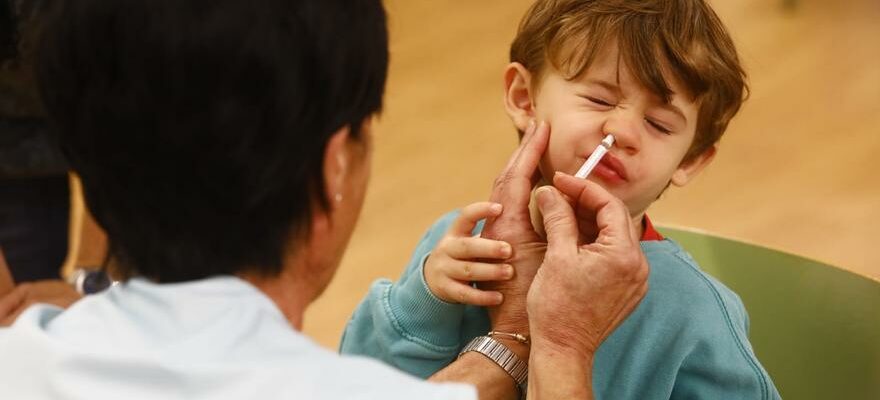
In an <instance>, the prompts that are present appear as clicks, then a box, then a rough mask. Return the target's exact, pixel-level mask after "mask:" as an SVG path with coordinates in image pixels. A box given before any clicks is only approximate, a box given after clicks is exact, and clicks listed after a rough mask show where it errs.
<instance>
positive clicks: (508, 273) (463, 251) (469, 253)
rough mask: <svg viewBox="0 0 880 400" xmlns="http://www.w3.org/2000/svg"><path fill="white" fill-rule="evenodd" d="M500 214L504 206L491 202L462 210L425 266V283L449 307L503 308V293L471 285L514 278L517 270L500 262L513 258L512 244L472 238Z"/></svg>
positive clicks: (473, 205)
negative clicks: (480, 223)
mask: <svg viewBox="0 0 880 400" xmlns="http://www.w3.org/2000/svg"><path fill="white" fill-rule="evenodd" d="M500 214H501V204H498V203H491V202H487V201H485V202H479V203H473V204H471V205H468V206H467V207H465V208H463V209H462V210H461V215H459V216H458V218H457V219H456V220H455V222H453V223H452V226H451V227H450V228H449V232H446V236H444V237H443V239H441V240H440V242H438V243H437V247H435V248H434V251H432V252H431V255H430V256H428V260H427V261H426V262H425V271H424V273H425V282H427V284H428V288H429V289H430V290H431V293H433V294H434V296H437V297H438V298H440V299H441V300H443V301H446V302H449V303H462V304H473V305H477V306H494V305H498V304H501V302H502V301H503V300H504V299H503V297H502V295H501V293H500V292H495V291H484V290H480V289H477V288H474V287H473V286H471V282H477V281H498V280H508V279H510V278H512V277H513V267H512V266H511V265H509V264H505V263H503V262H500V261H503V260H506V259H508V258H510V256H511V252H512V249H511V247H510V245H509V244H507V243H506V242H502V241H498V240H491V239H484V238H480V237H474V236H471V231H473V229H474V227H475V226H476V224H477V222H478V221H480V220H481V219H484V218H491V217H497V216H498V215H500ZM493 261H499V262H498V263H494V262H493Z"/></svg>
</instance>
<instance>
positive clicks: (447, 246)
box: [443, 236, 513, 260]
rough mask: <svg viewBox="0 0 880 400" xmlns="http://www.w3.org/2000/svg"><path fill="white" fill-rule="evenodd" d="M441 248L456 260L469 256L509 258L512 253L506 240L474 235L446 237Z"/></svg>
mask: <svg viewBox="0 0 880 400" xmlns="http://www.w3.org/2000/svg"><path fill="white" fill-rule="evenodd" d="M443 250H444V251H445V252H446V254H448V255H449V257H452V258H454V259H458V260H463V259H469V258H490V259H499V260H504V259H507V258H510V256H511V254H512V253H513V249H512V248H511V247H510V245H509V244H508V243H507V242H504V241H501V240H492V239H486V238H481V237H474V236H468V237H456V238H446V241H445V243H443Z"/></svg>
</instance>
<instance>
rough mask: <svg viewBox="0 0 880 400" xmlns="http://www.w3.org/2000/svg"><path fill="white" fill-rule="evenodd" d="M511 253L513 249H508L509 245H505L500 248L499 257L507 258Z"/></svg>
mask: <svg viewBox="0 0 880 400" xmlns="http://www.w3.org/2000/svg"><path fill="white" fill-rule="evenodd" d="M512 252H513V249H511V248H510V245H509V244H507V243H505V244H503V245H502V246H501V257H504V258H508V257H510V253H512Z"/></svg>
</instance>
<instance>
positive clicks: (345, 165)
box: [324, 125, 352, 210]
mask: <svg viewBox="0 0 880 400" xmlns="http://www.w3.org/2000/svg"><path fill="white" fill-rule="evenodd" d="M350 129H351V127H350V126H348V125H346V126H344V127H342V128H340V129H339V130H338V131H336V132H334V133H333V135H332V136H330V140H328V141H327V147H326V148H325V149H324V198H325V199H328V200H329V201H330V209H331V210H332V209H334V208H335V203H337V202H339V201H341V200H342V196H343V191H344V189H345V179H346V177H347V175H348V174H349V172H350V171H349V167H350V166H351V160H350V157H351V156H352V154H351V152H350V149H349V146H348V141H349V139H350V138H351V135H350Z"/></svg>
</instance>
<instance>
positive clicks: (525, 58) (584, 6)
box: [510, 0, 748, 162]
mask: <svg viewBox="0 0 880 400" xmlns="http://www.w3.org/2000/svg"><path fill="white" fill-rule="evenodd" d="M615 42H616V43H617V46H618V48H619V51H620V53H619V54H620V57H621V58H622V59H623V61H625V62H626V64H627V65H628V66H629V68H630V70H631V71H630V72H631V73H632V75H633V76H634V77H635V79H636V80H637V81H638V82H639V83H640V84H641V85H642V86H644V87H645V88H647V89H648V90H650V91H651V92H653V93H655V94H656V95H658V96H659V97H660V98H662V99H663V100H664V101H667V102H668V101H669V99H670V97H671V95H672V90H671V89H670V87H669V84H668V82H667V81H666V79H665V78H664V75H663V73H664V72H667V71H668V73H670V74H671V75H672V76H673V77H674V79H676V80H678V81H679V82H681V84H682V85H683V86H684V89H685V90H687V92H688V93H686V95H689V96H690V98H691V99H692V100H694V101H696V102H697V104H698V106H699V114H698V120H697V129H696V135H695V137H694V142H693V144H691V147H690V149H689V150H688V153H687V155H685V158H684V162H688V161H690V160H692V159H693V158H694V157H696V156H698V155H700V154H702V153H703V152H704V151H706V150H708V149H709V148H711V147H712V145H714V144H715V143H716V142H717V141H718V139H720V138H721V135H722V134H723V133H724V130H725V129H726V128H727V124H728V122H730V119H731V118H733V116H734V115H735V114H736V113H737V111H739V108H740V105H742V102H743V101H744V100H745V98H746V97H747V95H748V87H747V85H746V82H745V80H746V74H745V72H744V71H743V69H742V67H741V66H740V63H739V58H738V57H737V54H736V48H735V47H734V45H733V41H732V40H731V38H730V35H729V34H728V33H727V30H726V29H725V28H724V25H723V24H722V23H721V20H720V19H719V18H718V16H717V15H716V14H715V12H714V11H713V10H712V9H711V8H710V7H709V5H708V4H706V2H705V1H703V0H538V1H536V2H535V4H533V5H532V6H531V8H530V9H529V11H528V12H527V13H526V15H525V17H523V20H522V21H521V22H520V25H519V30H518V32H517V35H516V38H515V39H514V41H513V44H512V45H511V47H510V61H512V62H518V63H520V64H522V65H523V66H525V68H526V69H528V70H529V71H530V72H531V73H532V74H533V81H532V85H533V86H535V87H537V83H538V82H539V81H540V79H541V74H542V73H544V72H545V71H546V70H547V64H546V63H547V62H550V66H551V67H552V68H554V69H556V70H557V71H559V72H560V73H562V75H563V76H564V77H565V78H566V79H574V78H577V77H579V76H581V75H582V74H583V73H584V72H586V70H587V69H588V68H589V67H590V64H591V63H592V62H593V61H594V59H595V58H596V56H597V54H599V52H600V51H602V50H603V48H604V46H605V45H606V44H608V43H615Z"/></svg>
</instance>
